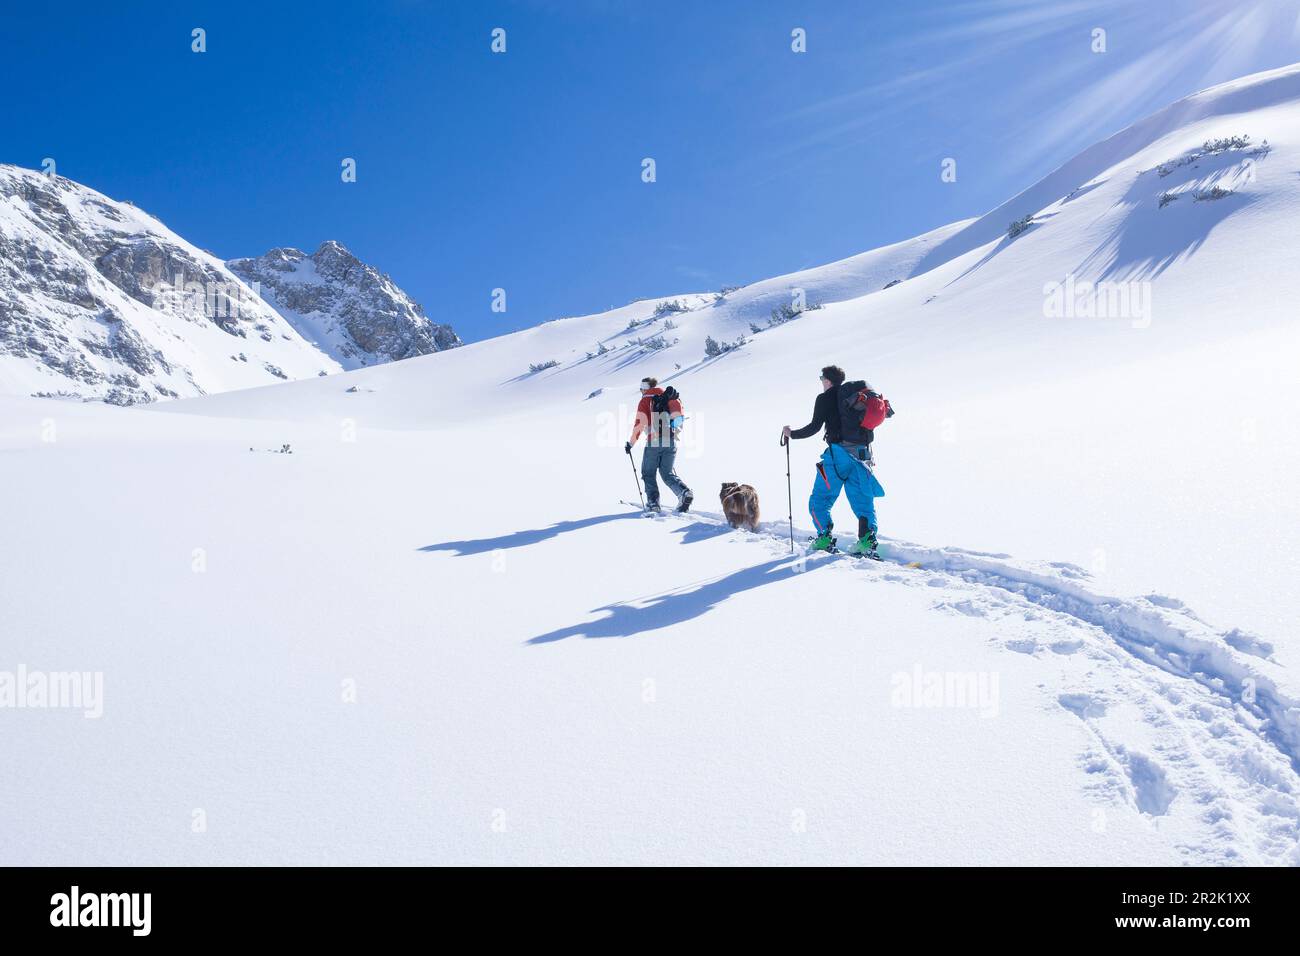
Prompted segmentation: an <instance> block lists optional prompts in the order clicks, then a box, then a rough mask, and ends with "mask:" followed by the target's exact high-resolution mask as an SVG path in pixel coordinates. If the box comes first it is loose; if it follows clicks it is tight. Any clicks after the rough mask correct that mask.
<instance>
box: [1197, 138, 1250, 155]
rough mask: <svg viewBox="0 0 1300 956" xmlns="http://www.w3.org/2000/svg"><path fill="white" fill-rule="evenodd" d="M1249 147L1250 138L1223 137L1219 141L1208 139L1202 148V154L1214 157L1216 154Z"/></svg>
mask: <svg viewBox="0 0 1300 956" xmlns="http://www.w3.org/2000/svg"><path fill="white" fill-rule="evenodd" d="M1249 145H1250V137H1249V136H1223V137H1221V138H1219V139H1207V140H1206V141H1205V144H1204V145H1203V146H1202V147H1201V152H1202V153H1203V154H1205V155H1206V156H1213V155H1214V154H1215V153H1222V152H1225V151H1227V150H1229V149H1245V148H1246V147H1248V146H1249Z"/></svg>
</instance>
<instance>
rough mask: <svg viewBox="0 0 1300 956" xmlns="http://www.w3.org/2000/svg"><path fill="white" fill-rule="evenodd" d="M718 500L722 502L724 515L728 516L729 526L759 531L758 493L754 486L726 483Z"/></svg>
mask: <svg viewBox="0 0 1300 956" xmlns="http://www.w3.org/2000/svg"><path fill="white" fill-rule="evenodd" d="M718 499H719V500H720V501H721V502H722V513H723V514H724V515H726V516H727V524H729V525H731V526H732V527H733V528H748V529H749V530H750V531H757V530H758V492H757V491H755V490H754V488H753V486H752V485H738V484H736V483H735V482H734V481H724V482H723V483H722V492H721V494H719V495H718Z"/></svg>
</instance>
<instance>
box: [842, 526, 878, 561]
mask: <svg viewBox="0 0 1300 956" xmlns="http://www.w3.org/2000/svg"><path fill="white" fill-rule="evenodd" d="M877 546H878V542H877V541H876V529H875V528H873V527H871V526H870V525H869V524H867V520H866V519H865V518H859V519H858V540H857V541H856V542H854V543H853V544H851V545H849V554H856V555H857V556H858V557H860V558H873V559H875V560H876V561H880V560H881V557H880V555H879V554H878V553H877V552H876V548H877Z"/></svg>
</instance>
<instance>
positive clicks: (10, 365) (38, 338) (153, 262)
mask: <svg viewBox="0 0 1300 956" xmlns="http://www.w3.org/2000/svg"><path fill="white" fill-rule="evenodd" d="M338 370H339V364H338V363H337V362H335V361H334V360H333V359H330V358H328V357H326V356H324V355H322V354H321V353H320V352H318V351H317V350H316V349H314V348H313V347H312V346H310V345H308V344H307V343H306V342H305V341H304V340H303V339H302V337H301V336H300V335H298V333H297V332H295V331H294V330H293V328H291V327H290V326H289V324H288V323H286V322H285V321H284V319H283V318H281V317H280V316H279V315H278V314H276V312H275V311H274V310H273V309H271V308H269V307H267V306H266V305H265V304H264V303H263V302H262V301H261V300H260V299H258V298H257V296H256V295H255V294H253V292H252V291H251V290H250V289H249V288H248V287H247V286H245V285H244V283H242V282H241V281H240V280H239V279H237V278H236V277H235V276H234V275H233V274H232V273H231V272H230V271H229V270H227V269H226V267H225V265H224V264H223V263H222V262H221V261H220V260H219V259H216V258H215V257H213V256H211V255H209V254H208V253H206V252H204V251H202V250H200V249H197V248H195V247H194V246H193V245H191V244H190V243H188V242H186V241H185V240H184V239H182V238H181V237H180V236H178V235H176V234H175V233H174V232H172V231H171V230H170V229H168V228H167V227H166V226H164V225H163V224H162V223H161V222H159V221H158V220H157V219H155V218H154V217H152V216H150V215H148V214H146V213H144V212H141V211H140V210H139V209H136V208H135V207H134V206H132V205H131V204H130V203H124V202H115V201H113V200H111V199H108V198H107V197H105V196H103V195H101V194H100V193H97V192H95V191H94V190H93V189H88V188H86V187H85V186H81V185H79V184H77V183H74V182H72V181H71V180H68V179H65V178H63V177H61V176H60V177H49V176H45V175H44V174H42V173H37V172H34V171H32V170H25V169H20V168H18V167H15V166H5V165H0V392H3V393H7V394H21V395H27V394H42V395H53V396H59V397H68V398H80V399H102V400H104V401H107V402H110V403H112V404H117V405H130V404H137V403H141V402H151V401H156V400H158V399H161V398H174V397H177V396H193V395H202V394H205V393H209V392H219V391H224V390H227V389H234V388H250V387H252V386H255V385H264V384H266V383H269V382H275V381H279V380H283V379H297V378H306V377H311V376H316V375H324V374H326V373H328V372H334V371H338Z"/></svg>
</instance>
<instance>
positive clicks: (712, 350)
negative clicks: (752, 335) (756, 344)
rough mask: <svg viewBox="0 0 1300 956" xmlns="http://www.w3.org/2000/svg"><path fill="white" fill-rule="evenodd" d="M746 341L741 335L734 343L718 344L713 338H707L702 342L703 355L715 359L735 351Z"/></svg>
mask: <svg viewBox="0 0 1300 956" xmlns="http://www.w3.org/2000/svg"><path fill="white" fill-rule="evenodd" d="M745 343H746V339H745V337H744V336H743V335H742V336H740V337H739V338H738V339H736V341H734V342H719V341H718V340H717V339H715V338H714V337H713V336H711V335H710V336H708V337H707V338H706V339H705V340H704V354H705V355H706V356H708V357H709V358H717V357H718V356H719V355H724V354H726V353H727V352H734V351H735V350H736V349H738V348H741V347H743V346H744V345H745Z"/></svg>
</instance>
